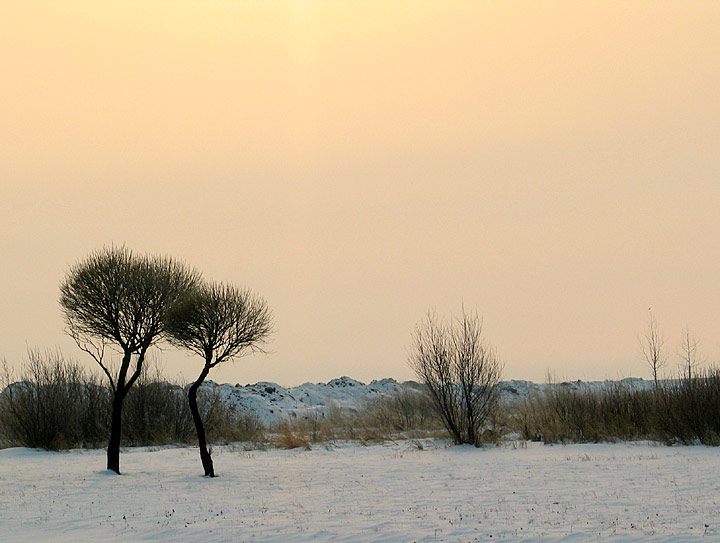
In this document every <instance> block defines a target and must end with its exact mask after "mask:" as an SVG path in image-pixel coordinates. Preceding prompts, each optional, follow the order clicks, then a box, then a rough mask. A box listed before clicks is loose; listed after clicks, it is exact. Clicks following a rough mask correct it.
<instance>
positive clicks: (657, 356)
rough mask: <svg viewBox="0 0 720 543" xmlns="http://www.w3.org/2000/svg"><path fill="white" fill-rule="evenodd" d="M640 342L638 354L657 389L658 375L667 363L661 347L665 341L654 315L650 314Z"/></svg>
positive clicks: (639, 338) (639, 339)
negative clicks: (648, 369) (639, 353)
mask: <svg viewBox="0 0 720 543" xmlns="http://www.w3.org/2000/svg"><path fill="white" fill-rule="evenodd" d="M638 341H639V342H640V352H641V353H642V357H643V359H644V360H645V363H646V364H647V366H648V367H649V368H650V372H651V373H652V378H653V383H654V385H655V389H657V387H658V373H659V371H660V369H662V368H663V367H664V366H665V364H666V363H667V359H666V358H665V353H664V352H663V345H664V344H665V339H664V338H663V335H662V333H661V332H660V330H659V328H658V324H657V321H656V320H655V315H654V314H653V313H652V311H651V312H650V320H649V321H648V325H647V328H646V329H645V333H644V334H643V335H642V337H638Z"/></svg>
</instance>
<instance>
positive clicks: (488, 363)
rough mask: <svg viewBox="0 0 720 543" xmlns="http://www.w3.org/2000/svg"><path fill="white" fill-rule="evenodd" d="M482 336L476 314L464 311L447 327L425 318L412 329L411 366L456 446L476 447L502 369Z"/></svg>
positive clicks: (430, 315) (494, 399)
mask: <svg viewBox="0 0 720 543" xmlns="http://www.w3.org/2000/svg"><path fill="white" fill-rule="evenodd" d="M481 332H482V323H481V321H480V318H479V317H478V316H477V314H475V313H472V314H467V313H466V312H465V311H464V310H463V313H462V315H461V316H460V317H458V318H455V319H453V320H452V321H451V322H450V323H449V324H448V323H446V322H444V321H439V320H438V319H437V317H436V316H435V314H434V313H428V315H427V318H426V319H425V321H424V322H423V323H422V324H420V325H418V326H417V327H416V328H415V335H414V345H413V349H412V351H411V354H410V359H409V363H410V366H411V367H412V368H413V369H414V370H415V373H416V375H417V376H418V378H419V379H420V380H421V381H422V382H423V383H424V384H425V386H427V389H428V391H429V393H430V395H431V397H432V398H433V400H434V402H435V406H436V407H437V409H438V411H439V413H440V416H441V418H442V420H443V423H444V424H445V427H446V428H447V430H448V432H449V433H450V435H451V436H452V439H453V441H454V442H455V443H457V444H461V443H470V444H472V445H475V446H479V445H480V438H481V433H482V428H483V426H484V424H485V422H486V421H487V419H488V417H489V416H490V415H491V414H492V412H493V410H494V409H495V408H496V406H497V401H498V389H497V385H498V384H499V382H500V378H501V376H502V369H503V366H502V363H501V362H500V361H499V360H498V358H497V356H496V355H495V351H494V350H493V349H492V348H491V347H490V346H488V345H487V344H486V343H485V342H484V341H483V340H482V337H481Z"/></svg>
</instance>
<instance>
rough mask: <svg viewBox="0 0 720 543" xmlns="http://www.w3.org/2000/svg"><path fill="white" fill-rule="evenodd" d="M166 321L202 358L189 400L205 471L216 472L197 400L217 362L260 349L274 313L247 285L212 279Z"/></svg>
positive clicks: (175, 336)
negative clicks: (201, 364)
mask: <svg viewBox="0 0 720 543" xmlns="http://www.w3.org/2000/svg"><path fill="white" fill-rule="evenodd" d="M167 326H168V331H169V332H170V340H171V341H172V342H173V343H174V344H175V345H178V346H180V347H183V348H185V349H188V350H190V351H192V352H194V353H196V354H198V355H200V356H201V357H202V358H203V360H204V364H203V368H202V371H201V372H200V375H199V376H198V378H197V379H196V380H195V382H194V383H193V384H192V385H190V388H189V390H188V402H189V404H190V411H191V412H192V416H193V421H194V422H195V429H196V431H197V436H198V445H199V447H200V460H201V462H202V465H203V469H204V471H205V475H206V476H207V477H215V469H214V467H213V462H212V457H211V455H210V452H209V451H208V448H207V440H206V437H205V428H204V426H203V421H202V417H201V416H200V411H199V409H198V405H197V392H198V389H199V388H200V385H202V383H203V381H204V380H205V378H206V377H207V376H208V373H210V370H211V369H212V368H214V367H215V366H217V365H219V364H222V363H223V362H226V361H228V360H232V359H236V358H238V357H240V356H242V355H244V354H248V353H249V352H252V351H254V350H255V351H256V350H259V346H260V344H262V342H263V341H264V340H265V338H266V337H267V335H268V334H269V333H270V331H271V329H272V316H271V314H270V310H269V308H268V306H267V304H266V303H265V301H264V300H263V299H262V298H259V297H257V296H255V295H254V294H253V293H252V292H250V291H249V290H247V289H238V288H236V287H234V286H232V285H226V284H223V283H209V284H202V285H198V286H197V287H196V288H194V289H192V290H191V291H189V292H188V293H187V294H186V295H185V296H183V297H182V298H181V299H179V300H178V302H177V303H176V304H175V305H174V306H173V307H172V308H171V310H170V311H169V313H168V316H167Z"/></svg>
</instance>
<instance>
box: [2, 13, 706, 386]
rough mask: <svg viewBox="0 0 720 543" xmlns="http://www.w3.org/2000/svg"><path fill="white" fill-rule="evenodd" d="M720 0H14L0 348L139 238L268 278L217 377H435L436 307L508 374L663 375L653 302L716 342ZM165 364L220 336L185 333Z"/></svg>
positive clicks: (5, 51) (41, 341)
mask: <svg viewBox="0 0 720 543" xmlns="http://www.w3.org/2000/svg"><path fill="white" fill-rule="evenodd" d="M718 28H720V3H718V2H714V1H706V2H701V1H688V2H670V1H657V0H647V1H642V0H638V1H635V2H613V1H607V0H604V1H601V2H593V1H589V2H577V1H562V2H552V1H551V2H532V1H527V2H520V1H517V2H516V1H510V0H508V1H506V2H505V1H504V2H491V1H477V2H469V1H464V2H458V1H452V0H443V1H434V2H428V1H423V0H412V1H404V0H395V1H393V2H385V1H372V0H370V1H367V0H364V1H361V0H348V1H346V2H320V1H310V0H288V1H272V2H269V1H265V0H262V1H261V0H258V1H238V2H231V1H217V2H204V1H199V0H193V1H188V0H185V1H183V0H179V1H177V2H164V1H157V0H143V1H137V2H136V1H132V0H131V1H128V0H124V1H110V0H106V1H103V2H95V1H86V2H79V1H72V0H68V1H63V2H60V1H44V2H26V1H24V0H7V1H4V2H2V4H1V5H0V36H1V37H0V72H1V73H3V74H4V75H3V82H2V84H0V262H1V263H0V266H1V267H0V271H1V272H2V273H1V279H0V358H5V360H6V361H7V363H8V364H9V366H10V367H12V368H15V369H17V368H19V367H20V365H21V364H22V362H23V360H24V359H25V358H26V351H27V350H28V349H41V350H44V349H54V348H60V349H62V351H63V352H64V353H65V355H66V356H68V357H73V358H76V359H78V360H80V361H82V362H83V363H84V364H87V366H88V367H91V366H92V363H91V361H90V360H89V359H88V357H87V355H85V354H84V353H82V352H81V351H80V350H79V349H78V348H77V347H76V346H75V345H74V343H73V342H72V341H71V340H70V339H69V338H68V337H67V336H66V335H65V334H64V323H63V318H62V313H61V311H60V308H59V305H58V295H59V292H58V287H59V284H60V282H61V281H62V279H63V278H64V276H65V274H66V273H67V271H68V269H69V267H70V266H71V265H73V264H74V263H76V262H78V261H80V260H82V259H83V258H84V257H85V256H87V255H88V254H89V253H90V252H91V251H93V250H96V249H99V248H102V247H104V246H109V245H111V244H115V245H118V244H125V245H127V246H128V247H129V248H131V249H132V250H134V251H137V252H140V253H152V254H162V255H170V256H173V257H176V258H179V259H181V260H183V261H185V262H187V263H188V264H189V265H192V266H195V267H196V268H197V269H198V270H200V271H202V272H203V274H204V275H205V276H206V277H208V278H210V279H214V280H219V281H226V282H231V283H234V284H236V285H240V286H245V287H248V288H250V289H252V290H253V291H254V292H256V293H257V294H259V295H260V296H262V297H263V298H264V299H265V300H266V301H267V302H268V304H269V306H270V307H271V308H272V310H273V314H274V318H275V331H274V333H273V335H272V336H271V338H270V341H269V343H268V344H267V346H266V348H267V351H268V352H267V353H266V354H255V355H251V356H248V357H245V358H242V359H240V360H238V361H236V362H235V363H232V364H227V365H223V366H221V367H218V368H216V369H215V370H214V372H213V374H211V376H210V378H211V379H214V380H215V381H218V382H232V383H241V384H245V383H253V382H256V381H274V382H278V383H280V384H283V385H295V384H300V383H303V382H306V381H313V382H318V381H327V380H329V379H332V378H334V377H339V376H341V375H348V376H350V377H353V378H355V379H359V380H363V381H369V380H372V379H380V378H383V377H394V378H396V379H409V378H412V377H413V374H412V371H411V369H410V368H409V366H408V364H407V358H408V353H409V351H410V350H411V348H412V333H413V330H414V327H415V326H416V324H417V323H419V322H420V321H422V319H423V318H424V316H425V314H426V313H427V311H429V310H435V311H436V312H437V314H439V315H447V316H449V315H453V314H458V313H459V312H460V311H461V310H462V308H463V307H464V308H465V309H466V310H469V311H477V313H478V314H479V315H481V316H482V317H483V326H484V329H483V330H484V335H485V338H486V340H487V342H488V343H489V344H491V345H492V346H494V348H495V349H496V351H497V354H498V356H499V357H500V358H501V360H502V361H503V362H504V364H505V372H504V375H505V377H506V378H515V379H529V380H535V381H543V380H544V379H545V378H546V376H547V375H548V373H551V374H552V375H554V376H555V377H556V378H561V379H606V378H609V379H614V378H618V377H628V376H643V377H649V375H650V374H649V371H648V370H647V368H646V367H645V366H644V365H643V362H642V359H641V355H640V348H639V344H638V336H639V335H641V334H642V333H643V330H644V328H645V326H646V325H647V322H648V319H649V315H650V313H651V312H652V313H653V314H654V315H655V317H656V319H657V321H658V324H659V327H660V329H661V332H662V333H663V334H664V337H665V348H666V354H667V357H668V366H667V369H668V370H669V371H675V369H676V368H675V366H676V363H677V362H678V356H677V351H678V350H679V346H680V338H681V334H682V329H683V327H686V326H687V327H689V328H690V330H691V332H692V333H693V335H695V336H696V337H697V339H698V340H699V351H700V353H699V354H700V357H701V358H702V359H703V360H705V361H706V362H707V363H711V362H714V361H716V360H718V358H719V357H720V337H719V336H718V331H719V330H720V289H719V288H718V280H719V278H720V243H718V240H719V239H720V212H719V211H718V210H720V100H718V96H720V62H718V59H719V58H720V32H718V31H717V29H718ZM157 358H158V360H159V361H160V362H159V363H160V364H161V365H163V366H164V367H165V371H166V373H168V374H169V375H178V376H181V377H182V378H185V379H187V380H190V379H192V378H194V376H195V375H196V374H197V373H198V372H199V370H200V364H201V362H200V361H199V360H198V359H196V358H193V357H192V356H191V355H188V354H185V353H183V352H181V351H178V350H176V349H173V348H170V347H165V348H163V350H162V352H161V353H160V354H158V355H157Z"/></svg>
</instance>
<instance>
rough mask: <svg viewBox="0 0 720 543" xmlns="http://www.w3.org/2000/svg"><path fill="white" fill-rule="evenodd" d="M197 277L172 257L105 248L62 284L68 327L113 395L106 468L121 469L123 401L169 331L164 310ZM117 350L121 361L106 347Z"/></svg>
mask: <svg viewBox="0 0 720 543" xmlns="http://www.w3.org/2000/svg"><path fill="white" fill-rule="evenodd" d="M198 280H199V275H198V273H197V272H195V271H194V270H191V269H188V268H187V267H186V266H185V265H183V264H182V263H180V262H178V261H176V260H173V259H171V258H168V257H158V256H147V255H136V254H134V253H133V252H132V251H130V250H129V249H127V248H126V247H124V246H123V247H111V248H104V249H101V250H99V251H96V252H94V253H91V254H90V256H88V257H87V258H86V259H85V260H83V261H81V262H79V263H77V264H75V265H74V266H72V267H71V268H70V271H69V272H68V273H67V275H66V277H65V279H64V280H63V282H62V283H61V285H60V306H61V308H62V311H63V314H64V317H65V322H66V324H67V329H66V331H67V333H68V334H69V335H70V336H71V337H72V338H73V339H74V340H75V342H76V343H77V345H78V347H80V349H82V350H83V351H85V352H87V353H88V354H90V355H91V356H92V357H93V358H94V359H95V361H96V362H97V363H98V365H99V366H100V368H101V369H102V371H103V372H104V373H105V375H106V376H107V378H108V381H109V382H110V388H111V389H112V395H113V401H112V411H111V418H110V438H109V441H108V449H107V468H108V469H109V470H112V471H114V472H116V473H120V437H121V425H122V406H123V401H124V400H125V397H126V396H127V394H128V391H129V390H130V387H132V385H133V384H134V383H135V381H137V379H138V377H139V376H140V374H141V373H142V368H143V362H144V361H145V357H146V356H147V353H148V350H149V349H150V347H152V346H153V345H154V344H155V343H157V342H158V341H159V340H161V339H163V337H164V334H165V313H166V312H167V310H168V308H169V307H170V305H171V304H172V303H174V302H175V301H176V300H177V299H178V297H179V296H180V295H181V294H182V293H184V292H185V291H186V290H188V289H189V288H190V287H192V286H193V285H194V284H195V283H197V282H198ZM106 346H110V347H111V348H114V349H115V350H117V351H119V352H120V354H121V355H122V359H121V361H120V363H119V364H114V365H113V364H110V363H108V362H107V361H106V359H105V348H106Z"/></svg>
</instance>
